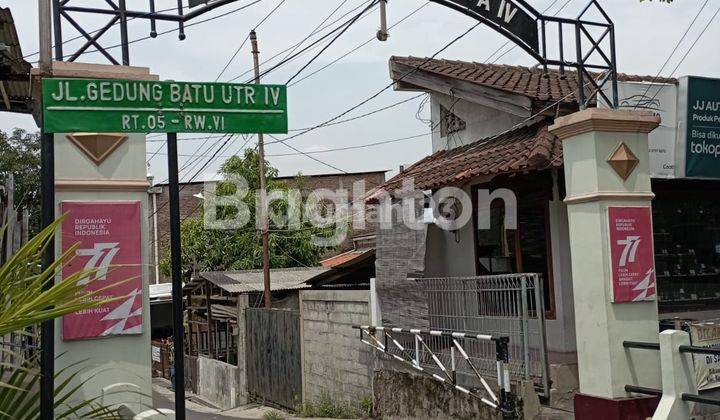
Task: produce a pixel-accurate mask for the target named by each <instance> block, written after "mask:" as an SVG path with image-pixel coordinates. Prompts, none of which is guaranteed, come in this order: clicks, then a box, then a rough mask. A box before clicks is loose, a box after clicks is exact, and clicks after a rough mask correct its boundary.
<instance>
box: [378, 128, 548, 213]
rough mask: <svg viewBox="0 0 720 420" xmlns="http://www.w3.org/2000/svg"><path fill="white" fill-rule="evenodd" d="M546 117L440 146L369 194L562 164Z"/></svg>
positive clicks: (430, 186) (440, 185)
mask: <svg viewBox="0 0 720 420" xmlns="http://www.w3.org/2000/svg"><path fill="white" fill-rule="evenodd" d="M550 124H551V121H550V120H548V119H545V120H542V121H539V122H536V123H534V124H530V125H526V126H523V127H520V128H517V129H515V130H512V131H509V132H506V133H504V134H501V135H499V136H496V137H493V138H488V139H482V140H478V141H476V142H473V143H471V144H468V145H466V146H462V147H458V148H456V149H452V150H442V151H438V152H435V153H433V154H432V155H430V156H426V157H425V158H423V159H421V160H419V161H418V162H416V163H414V164H413V165H411V166H410V167H408V168H407V169H405V170H404V171H403V172H402V173H401V174H398V175H397V176H395V177H393V178H391V179H390V180H388V181H387V182H386V183H385V184H383V185H382V186H381V187H379V189H378V190H377V191H376V192H375V193H373V194H371V195H370V200H371V201H372V200H374V199H376V198H377V197H378V196H379V194H380V193H381V191H388V192H393V191H396V190H399V189H401V188H402V185H403V181H404V180H408V179H412V180H413V184H414V187H415V189H416V190H428V189H434V188H439V187H442V186H445V185H450V184H454V183H457V182H462V181H465V180H467V179H470V178H473V177H477V176H481V175H494V174H500V173H507V172H518V171H526V170H541V169H544V168H547V167H550V166H555V167H558V166H561V165H562V145H561V143H560V141H558V140H557V138H556V137H555V136H554V135H552V134H551V133H550V132H549V131H548V126H549V125H550Z"/></svg>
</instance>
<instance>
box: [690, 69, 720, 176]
mask: <svg viewBox="0 0 720 420" xmlns="http://www.w3.org/2000/svg"><path fill="white" fill-rule="evenodd" d="M686 83H687V108H686V109H685V112H687V114H686V115H687V128H686V131H685V136H686V149H685V176H686V177H688V178H720V80H719V79H709V78H701V77H692V76H691V77H688V78H687V82H686Z"/></svg>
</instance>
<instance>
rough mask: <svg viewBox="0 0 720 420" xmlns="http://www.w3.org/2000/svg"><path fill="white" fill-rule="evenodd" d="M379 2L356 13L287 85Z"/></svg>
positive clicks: (374, 2) (377, 1) (376, 1)
mask: <svg viewBox="0 0 720 420" xmlns="http://www.w3.org/2000/svg"><path fill="white" fill-rule="evenodd" d="M378 3H379V0H375V1H373V2H372V3H370V4H369V5H368V6H367V7H366V8H365V9H363V10H362V12H360V13H358V14H357V15H355V17H353V18H352V19H350V21H349V22H348V23H347V25H345V27H344V28H343V29H342V30H341V31H340V32H338V33H337V35H335V37H334V38H333V39H331V40H330V42H328V43H327V44H326V45H325V46H324V47H322V49H320V51H318V52H317V54H315V55H314V56H313V57H312V58H311V59H310V60H308V62H307V63H305V64H304V65H303V66H302V67H300V70H298V71H297V72H295V74H293V75H292V77H290V78H289V79H288V81H287V82H285V84H286V85H289V84H290V82H292V81H293V80H295V78H296V77H298V76H299V75H300V73H302V72H303V70H305V69H306V68H308V66H309V65H311V64H312V63H313V62H314V61H315V60H317V59H318V57H320V56H321V55H322V53H324V52H325V51H327V49H328V48H330V46H332V44H334V43H335V41H337V40H338V39H339V38H340V37H341V36H343V34H344V33H345V32H346V31H347V30H348V29H350V27H351V26H352V25H353V24H354V23H355V22H357V21H358V19H360V17H361V16H362V15H363V13H365V12H367V11H369V10H370V9H371V8H373V7H374V6H375V5H377V4H378Z"/></svg>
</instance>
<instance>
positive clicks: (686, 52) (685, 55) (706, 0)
mask: <svg viewBox="0 0 720 420" xmlns="http://www.w3.org/2000/svg"><path fill="white" fill-rule="evenodd" d="M707 3H708V0H705V3H703V5H702V7H701V8H700V10H698V13H697V15H695V18H694V19H693V20H692V22H690V25H689V26H688V28H687V30H686V31H685V33H684V34H683V36H682V37H681V38H680V41H678V43H677V44H676V45H675V48H673V51H672V52H671V54H670V56H668V59H667V60H666V61H665V63H664V64H663V66H662V67H661V69H660V71H658V75H659V74H660V72H662V69H663V68H665V66H666V65H667V63H668V62H669V61H670V59H671V58H672V56H673V55H674V54H675V51H676V50H677V48H678V46H679V45H680V43H681V42H682V40H683V39H684V38H685V36H687V34H688V32H689V31H690V28H692V26H693V25H694V24H695V21H696V20H697V19H698V17H699V16H700V13H701V12H702V11H703V9H704V8H705V5H706V4H707ZM719 12H720V8H718V10H716V11H715V14H713V16H712V17H711V18H710V20H708V22H707V24H706V25H705V27H704V28H703V30H702V31H701V32H700V34H699V35H698V36H697V38H695V41H693V43H692V44H691V45H690V48H688V49H687V50H686V51H685V54H684V55H683V56H682V58H681V59H680V61H678V63H677V65H676V66H675V68H673V71H672V72H671V73H670V75H669V76H668V77H673V75H674V74H675V72H676V71H677V70H678V68H680V65H682V63H683V62H684V61H685V59H686V58H687V56H688V55H689V54H690V52H691V51H692V50H693V49H694V48H695V45H696V44H697V43H698V41H700V38H701V37H702V36H703V35H704V34H705V32H706V31H707V29H708V28H709V27H710V25H711V24H712V22H713V21H714V20H715V18H716V17H717V15H718V13H719ZM657 77H658V76H655V78H653V81H652V82H651V84H650V86H648V87H647V89H646V90H645V95H647V93H648V92H649V91H650V88H651V87H652V83H654V82H655V80H656V79H657ZM664 87H665V85H661V86H660V88H659V89H658V90H657V91H656V92H655V94H654V95H653V96H652V98H651V99H650V101H651V102H652V101H653V100H654V99H655V98H656V97H657V95H659V94H660V92H661V91H662V90H663V88H664ZM638 105H639V104H635V107H634V108H633V109H636V108H637V106H638Z"/></svg>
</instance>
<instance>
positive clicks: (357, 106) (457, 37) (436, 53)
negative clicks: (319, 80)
mask: <svg viewBox="0 0 720 420" xmlns="http://www.w3.org/2000/svg"><path fill="white" fill-rule="evenodd" d="M480 24H481V22H477V23H475V24H473V25H472V26H471V27H470V28H468V29H467V30H466V31H465V32H463V33H462V34H460V35H458V36H456V37H455V38H453V39H452V40H451V41H450V42H448V43H447V44H445V45H444V46H443V47H442V48H440V49H439V50H438V51H436V52H435V53H434V54H433V55H432V56H430V57H428V58H426V59H425V60H423V62H422V63H420V64H418V65H417V66H414V67H413V68H412V69H411V70H409V71H407V72H406V73H404V74H403V75H401V76H400V77H399V78H398V79H397V80H394V81H393V82H391V83H389V84H388V85H386V86H385V87H383V88H381V89H380V90H379V91H377V92H375V93H374V94H372V95H371V96H370V97H369V98H367V99H365V100H363V101H360V102H359V103H357V104H356V105H353V106H351V107H350V108H348V109H347V110H345V111H343V112H341V113H340V114H338V115H336V116H334V117H332V118H330V119H328V120H326V121H324V122H322V123H319V124H317V125H314V126H312V127H309V128H308V129H306V130H303V131H301V132H299V133H297V134H293V135H292V136H290V137H285V138H283V139H281V140H280V139H277V140H274V141H272V142H268V143H266V144H273V143H278V142H280V141H282V142H283V143H285V142H286V141H288V140H291V139H294V138H297V137H300V136H302V135H305V134H307V133H309V132H311V131H314V130H316V129H318V128H320V127H324V126H326V125H328V124H330V123H332V122H334V121H337V120H339V119H340V118H342V117H344V116H345V115H347V114H349V113H350V112H352V111H354V110H356V109H358V108H360V107H361V106H363V105H365V104H366V103H368V102H370V101H372V100H373V99H375V98H377V97H378V96H380V95H381V94H382V93H383V92H385V91H386V90H388V89H390V88H392V87H393V86H394V85H395V83H397V82H400V81H401V80H403V79H404V78H405V77H407V76H409V75H410V74H412V73H414V72H416V71H417V70H419V69H420V67H422V66H423V65H425V64H426V63H428V62H429V61H430V60H432V59H434V58H435V57H437V56H438V55H439V54H440V53H442V52H443V51H445V50H446V49H448V48H450V47H451V46H452V45H453V44H455V43H456V42H457V41H459V40H461V39H462V38H464V37H465V36H466V35H467V34H469V33H470V32H472V31H473V30H474V29H475V28H477V27H478V26H479V25H480Z"/></svg>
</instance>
